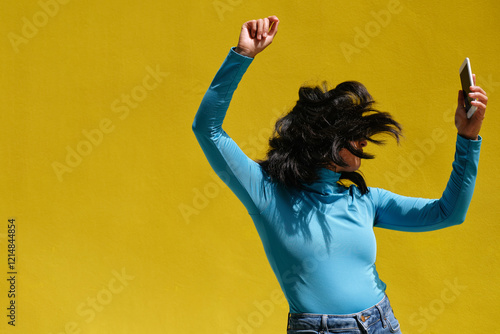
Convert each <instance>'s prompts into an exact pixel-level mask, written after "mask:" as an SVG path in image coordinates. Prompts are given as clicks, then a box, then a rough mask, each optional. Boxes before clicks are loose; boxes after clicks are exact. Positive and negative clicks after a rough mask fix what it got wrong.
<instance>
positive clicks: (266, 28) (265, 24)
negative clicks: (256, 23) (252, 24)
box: [262, 18, 269, 38]
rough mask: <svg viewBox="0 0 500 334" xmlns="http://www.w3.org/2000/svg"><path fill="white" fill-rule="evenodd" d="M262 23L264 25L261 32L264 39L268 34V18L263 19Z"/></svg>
mask: <svg viewBox="0 0 500 334" xmlns="http://www.w3.org/2000/svg"><path fill="white" fill-rule="evenodd" d="M263 23H264V28H263V29H264V31H263V32H262V37H264V38H266V37H267V33H268V32H269V19H268V18H265V19H263Z"/></svg>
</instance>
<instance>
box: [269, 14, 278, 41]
mask: <svg viewBox="0 0 500 334" xmlns="http://www.w3.org/2000/svg"><path fill="white" fill-rule="evenodd" d="M268 19H269V21H270V22H271V30H270V31H269V35H270V36H272V37H274V35H276V33H277V32H278V24H279V23H280V20H279V19H278V17H277V16H275V15H273V16H269V17H268Z"/></svg>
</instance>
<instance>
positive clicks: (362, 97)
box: [259, 81, 402, 194]
mask: <svg viewBox="0 0 500 334" xmlns="http://www.w3.org/2000/svg"><path fill="white" fill-rule="evenodd" d="M374 104H375V101H374V100H373V98H372V96H371V95H370V94H369V93H368V91H367V89H366V87H365V86H364V85H363V84H361V83H359V82H356V81H346V82H343V83H341V84H339V85H337V87H335V88H334V89H329V88H328V84H327V83H326V82H323V84H322V85H319V86H312V87H309V86H303V87H301V88H300V89H299V100H298V101H297V103H296V105H295V106H294V107H293V108H292V110H291V111H290V112H289V113H287V114H286V115H284V116H282V117H281V118H279V119H278V121H277V122H276V125H275V128H274V132H273V134H272V136H271V138H270V139H269V151H268V152H267V156H266V158H265V160H261V161H259V164H260V166H261V167H262V169H263V170H264V171H265V172H267V174H268V175H269V177H270V178H271V180H272V181H275V182H278V183H281V184H283V185H285V186H287V187H294V188H301V187H302V186H303V185H304V184H307V183H312V182H314V181H316V180H317V179H318V170H319V168H325V167H328V166H329V165H331V163H332V162H333V163H334V164H336V165H338V166H347V163H346V162H345V161H344V160H343V159H342V157H341V156H340V154H339V153H340V150H341V149H343V148H345V149H347V150H349V152H351V153H352V154H354V155H355V156H357V157H360V158H363V159H373V158H374V156H373V155H371V154H368V153H364V152H363V151H362V150H361V149H360V148H356V147H354V146H353V145H351V141H357V140H367V141H369V142H371V143H375V144H377V145H380V144H383V143H384V141H382V140H379V139H374V138H373V136H374V135H376V134H379V133H386V134H389V135H391V136H393V137H394V138H395V139H396V141H397V142H398V143H399V138H400V136H401V135H402V127H401V125H400V124H399V123H398V122H396V121H395V120H394V119H393V118H392V116H391V115H390V114H389V113H387V112H382V111H378V110H376V109H374ZM340 179H341V180H342V179H345V180H350V181H351V182H353V183H354V184H355V185H356V186H357V187H358V188H359V190H360V191H361V193H362V194H365V193H367V192H368V188H367V186H366V182H365V180H364V178H363V176H362V175H361V174H360V173H358V172H342V173H341V176H340Z"/></svg>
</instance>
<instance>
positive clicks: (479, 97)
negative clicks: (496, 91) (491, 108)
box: [469, 93, 488, 104]
mask: <svg viewBox="0 0 500 334" xmlns="http://www.w3.org/2000/svg"><path fill="white" fill-rule="evenodd" d="M469 96H470V97H471V98H472V99H477V100H479V101H481V102H482V103H484V104H487V103H488V96H486V95H485V94H482V93H469Z"/></svg>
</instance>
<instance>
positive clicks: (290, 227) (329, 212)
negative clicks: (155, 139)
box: [193, 16, 487, 333]
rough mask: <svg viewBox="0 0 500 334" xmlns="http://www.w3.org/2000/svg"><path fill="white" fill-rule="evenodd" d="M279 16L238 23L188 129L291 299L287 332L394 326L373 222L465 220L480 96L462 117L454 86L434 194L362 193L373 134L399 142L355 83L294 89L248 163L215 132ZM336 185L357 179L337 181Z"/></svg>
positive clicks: (423, 227)
mask: <svg viewBox="0 0 500 334" xmlns="http://www.w3.org/2000/svg"><path fill="white" fill-rule="evenodd" d="M278 24H279V20H278V18H277V17H276V16H270V17H268V18H264V19H260V20H253V21H248V22H246V23H245V24H244V25H243V27H242V30H241V33H240V36H239V42H238V46H237V47H236V48H232V49H231V50H230V52H229V55H228V56H227V58H226V60H225V61H224V63H223V65H222V66H221V68H220V69H219V71H218V72H217V74H216V76H215V78H214V80H213V82H212V84H211V85H210V88H209V89H208V91H207V93H206V94H205V96H204V98H203V101H202V103H201V105H200V108H199V110H198V113H197V114H196V118H195V120H194V123H193V130H194V132H195V134H196V137H197V139H198V141H199V143H200V145H201V147H202V149H203V151H204V153H205V155H206V156H207V158H208V160H209V162H210V164H211V166H212V167H213V169H214V170H215V171H216V172H217V173H218V174H219V175H220V176H221V178H222V179H223V180H224V182H226V184H227V185H228V186H229V188H231V190H232V191H233V192H234V193H235V194H236V195H237V196H238V198H239V199H240V200H241V202H242V203H243V204H244V205H245V207H246V208H247V210H248V213H249V214H250V216H251V217H252V219H253V221H254V224H255V226H256V228H257V231H258V233H259V235H260V237H261V239H262V243H263V245H264V249H265V252H266V255H267V257H268V260H269V262H270V264H271V267H272V269H273V271H274V273H275V274H276V277H277V279H278V281H279V283H280V285H281V288H282V290H283V292H284V294H285V296H286V298H287V300H288V303H289V305H290V313H289V319H288V333H299V332H300V333H317V332H328V330H330V331H334V330H339V331H342V332H343V333H401V332H400V329H399V323H398V321H397V320H396V318H395V317H394V314H393V311H392V308H391V306H390V304H389V300H388V299H387V296H386V295H385V284H384V283H383V282H382V281H381V280H380V279H379V277H378V274H377V271H376V269H375V257H376V243H375V236H374V232H373V227H374V226H376V227H383V228H389V229H394V230H401V231H412V232H417V231H430V230H436V229H440V228H444V227H447V226H451V225H456V224H460V223H462V222H463V220H464V219H465V214H466V211H467V208H468V206H469V203H470V200H471V197H472V193H473V189H474V183H475V178H476V172H477V165H478V159H479V149H480V144H481V138H480V137H479V135H478V134H479V130H480V128H481V124H482V120H483V118H484V114H485V109H486V103H487V97H486V93H485V92H484V91H483V90H482V89H481V88H480V87H478V86H473V87H471V91H472V93H471V96H472V97H473V98H474V99H477V100H476V101H474V102H473V104H474V105H475V106H477V108H478V109H477V111H476V113H475V114H474V116H473V117H472V118H471V119H467V118H466V116H465V110H464V107H463V104H464V103H463V95H462V93H461V92H460V93H459V98H458V107H457V110H456V125H457V130H458V135H457V145H456V150H457V151H456V155H455V161H454V163H453V172H452V174H451V177H450V181H449V182H448V185H447V187H446V190H445V191H444V193H443V195H442V197H441V198H440V199H436V200H428V199H419V198H409V197H403V196H399V195H396V194H393V193H391V192H389V191H386V190H383V189H377V188H368V187H367V186H366V184H365V181H364V180H363V177H362V176H361V175H360V174H358V173H357V172H356V170H357V169H358V168H359V166H360V159H361V158H372V156H370V155H368V154H366V153H364V152H363V148H364V147H365V146H366V144H367V142H373V143H377V144H378V143H380V142H379V141H377V140H375V139H373V136H374V135H375V134H377V133H387V134H390V135H392V136H393V137H395V138H396V139H399V136H400V133H401V127H400V125H399V124H398V123H397V122H396V121H394V120H393V119H392V117H391V116H390V115H389V114H388V113H383V112H379V111H377V110H375V109H373V103H374V102H373V100H372V98H371V96H370V94H368V92H367V91H366V89H365V87H364V86H363V85H361V84H360V83H357V82H344V83H341V84H340V85H338V86H337V87H336V88H335V89H331V90H328V89H327V88H326V87H302V88H301V89H300V90H299V100H298V102H297V104H296V106H295V107H294V108H293V109H292V110H291V111H290V113H289V114H287V115H285V116H284V117H282V118H281V119H279V120H278V122H277V123H276V128H275V133H274V135H273V137H272V138H271V139H270V150H269V152H268V155H267V157H266V159H265V160H264V161H260V162H254V161H252V160H251V159H249V158H248V157H247V156H245V154H244V153H243V152H242V151H241V150H240V149H239V147H238V146H237V145H236V143H235V142H234V141H233V140H232V139H231V138H230V137H229V136H228V135H227V134H226V133H225V132H224V131H223V130H222V128H221V125H222V122H223V119H224V117H225V113H226V110H227V108H228V107H229V103H230V101H231V98H232V95H233V92H234V91H235V89H236V87H237V85H238V83H239V81H240V80H241V78H242V76H243V74H244V73H245V71H246V70H247V68H248V66H249V65H250V63H251V62H252V60H253V58H255V56H256V55H257V54H259V53H260V52H262V51H263V50H264V49H265V48H266V47H267V46H268V45H269V44H270V43H271V42H272V40H273V39H274V37H275V36H276V33H277V31H278ZM341 180H350V181H352V182H353V183H354V184H353V185H351V186H344V185H343V184H342V182H341Z"/></svg>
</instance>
